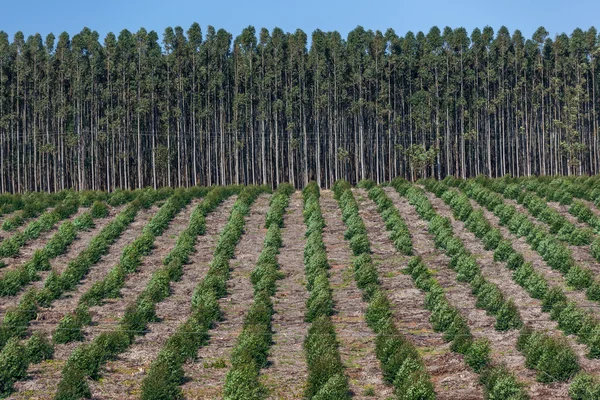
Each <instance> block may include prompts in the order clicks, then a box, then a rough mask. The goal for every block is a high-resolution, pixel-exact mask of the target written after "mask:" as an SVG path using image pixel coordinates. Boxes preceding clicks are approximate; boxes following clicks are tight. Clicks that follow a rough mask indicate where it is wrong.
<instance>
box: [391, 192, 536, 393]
mask: <svg viewBox="0 0 600 400" xmlns="http://www.w3.org/2000/svg"><path fill="white" fill-rule="evenodd" d="M392 191H393V189H391V190H390V191H389V192H388V193H390V194H391V195H390V197H392V198H393V200H394V202H395V203H396V204H398V205H400V207H401V208H400V210H401V213H402V216H403V217H404V218H405V220H406V223H407V224H408V226H409V229H410V232H411V233H412V234H413V246H414V251H415V254H416V255H419V256H421V257H422V258H423V260H424V261H425V262H426V263H427V264H428V265H429V267H430V268H431V269H432V271H433V273H434V275H435V277H436V279H437V280H438V282H439V283H440V285H442V286H443V287H444V288H445V290H446V297H447V299H448V301H449V302H450V304H451V305H453V306H454V307H456V308H457V309H458V310H459V311H460V312H461V314H462V315H463V316H464V317H465V318H466V319H467V322H468V323H469V326H470V328H471V332H472V333H473V336H474V337H476V338H480V337H481V338H486V339H487V340H489V342H490V347H491V350H492V352H491V355H492V360H493V361H495V362H498V363H500V364H506V365H508V366H509V367H511V369H512V370H514V372H515V375H516V376H517V378H518V379H519V380H520V381H522V382H527V381H528V380H530V376H529V371H528V370H527V369H526V368H525V366H524V358H523V357H522V355H521V354H520V353H519V352H518V351H517V350H516V342H517V337H518V334H519V332H518V331H517V330H511V331H507V332H499V331H497V330H496V329H495V328H494V326H495V323H496V320H495V318H494V317H492V316H490V315H488V314H487V313H486V312H485V311H484V310H480V309H478V308H477V307H476V302H477V300H476V298H475V296H474V295H473V294H472V293H471V288H470V286H469V285H468V284H467V283H465V282H458V281H457V280H456V272H454V271H453V270H452V269H450V268H449V266H448V262H449V259H448V257H447V256H446V255H445V254H443V253H442V252H440V251H439V250H437V249H436V248H435V245H434V242H433V238H432V236H431V235H430V234H429V232H428V231H427V222H426V221H425V220H423V219H421V218H420V216H419V215H418V214H417V213H416V210H415V209H414V207H412V206H411V205H410V204H409V203H408V200H407V199H406V198H403V197H400V196H399V195H398V194H397V193H393V194H392Z"/></svg>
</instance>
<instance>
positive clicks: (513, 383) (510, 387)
mask: <svg viewBox="0 0 600 400" xmlns="http://www.w3.org/2000/svg"><path fill="white" fill-rule="evenodd" d="M480 381H481V383H482V384H483V386H484V388H485V398H486V399H489V400H505V399H511V400H527V399H529V396H528V395H527V392H526V390H525V388H524V387H523V385H522V384H520V383H519V382H518V381H517V379H516V378H515V376H514V374H512V373H511V372H510V371H509V370H508V368H506V367H505V366H489V367H487V368H485V369H483V371H482V372H481V374H480Z"/></svg>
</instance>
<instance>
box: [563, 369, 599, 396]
mask: <svg viewBox="0 0 600 400" xmlns="http://www.w3.org/2000/svg"><path fill="white" fill-rule="evenodd" d="M569 396H570V397H571V399H572V400H597V399H600V381H598V378H597V377H596V376H593V375H590V374H588V373H584V372H581V373H579V374H577V375H576V376H575V378H574V379H573V381H572V382H571V386H569Z"/></svg>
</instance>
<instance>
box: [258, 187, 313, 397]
mask: <svg viewBox="0 0 600 400" xmlns="http://www.w3.org/2000/svg"><path fill="white" fill-rule="evenodd" d="M303 206H304V203H303V201H302V193H301V192H296V193H294V194H293V195H292V196H291V198H290V204H289V206H288V209H287V212H286V213H285V214H284V216H283V223H284V227H283V228H282V230H281V238H282V247H281V251H280V253H279V256H278V257H277V260H278V263H279V270H280V272H281V273H283V275H284V277H283V278H282V279H281V280H279V281H278V282H277V292H276V293H275V295H274V296H273V309H274V311H275V314H274V315H273V344H272V346H271V351H270V353H269V358H268V360H269V365H268V366H267V368H265V369H263V370H262V382H263V383H264V384H265V386H266V387H267V388H268V389H269V390H270V396H269V399H271V400H280V399H301V398H302V395H303V391H304V387H305V383H306V378H307V376H308V373H307V369H306V356H305V354H304V349H303V347H302V346H303V343H304V338H305V336H306V333H307V330H308V324H307V323H306V322H304V315H305V313H306V300H307V299H308V292H307V291H306V280H305V277H304V261H303V254H304V246H305V243H306V240H305V238H304V234H305V232H306V225H305V224H304V219H303V217H302V208H303Z"/></svg>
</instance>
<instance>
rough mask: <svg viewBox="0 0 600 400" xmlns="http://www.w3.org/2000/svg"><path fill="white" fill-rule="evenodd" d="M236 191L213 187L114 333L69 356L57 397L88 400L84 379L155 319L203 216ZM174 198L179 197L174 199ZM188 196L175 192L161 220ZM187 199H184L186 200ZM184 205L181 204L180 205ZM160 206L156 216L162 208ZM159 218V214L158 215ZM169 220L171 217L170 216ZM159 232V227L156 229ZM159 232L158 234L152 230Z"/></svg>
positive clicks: (95, 375)
mask: <svg viewBox="0 0 600 400" xmlns="http://www.w3.org/2000/svg"><path fill="white" fill-rule="evenodd" d="M234 190H235V189H233V188H215V189H214V190H212V191H211V192H210V193H209V195H208V196H207V199H206V200H207V203H206V204H204V202H203V203H202V204H204V206H202V204H200V205H198V206H197V207H196V208H195V209H194V212H193V213H192V216H191V217H190V222H189V225H188V227H187V228H186V229H185V230H184V231H182V232H181V234H180V235H179V236H178V238H177V242H176V245H175V247H174V248H173V249H172V250H171V251H170V252H169V255H168V256H167V257H166V258H165V259H164V260H163V266H162V267H161V268H160V269H158V270H157V271H155V272H154V273H153V274H152V277H151V278H150V281H149V282H148V284H147V285H146V287H145V288H144V290H143V291H142V293H140V295H139V296H138V298H137V299H136V300H135V301H134V302H133V303H131V304H129V305H128V306H127V308H126V309H125V315H124V316H123V317H122V318H121V320H120V321H119V324H118V328H117V329H116V330H115V331H112V332H107V333H102V334H100V335H99V336H98V337H96V338H95V339H94V340H93V341H92V342H91V343H88V344H84V345H81V346H79V347H78V348H77V349H75V351H74V352H73V353H72V354H71V356H70V357H69V359H68V360H67V363H66V364H65V367H64V368H63V374H62V379H61V381H60V382H59V386H58V391H57V393H56V398H60V399H78V398H81V397H89V396H90V389H89V386H88V384H87V378H92V379H97V378H98V377H99V374H100V368H101V366H102V365H103V364H104V363H105V362H106V361H108V360H109V359H111V358H113V357H115V356H116V355H117V354H119V353H121V352H123V351H125V349H127V348H128V347H129V346H130V345H131V344H132V343H133V341H134V339H135V337H136V336H137V335H140V334H143V333H144V332H145V329H146V326H147V324H148V323H149V322H151V321H154V320H156V314H155V306H156V304H157V303H158V302H160V301H162V300H164V299H165V298H166V297H167V296H169V295H170V283H171V282H172V281H175V280H178V279H180V278H181V275H182V273H183V266H184V264H185V263H186V262H187V261H188V258H189V255H190V254H191V253H192V252H193V251H194V246H195V242H196V238H197V236H198V235H200V234H204V232H205V228H206V222H205V216H206V214H207V213H208V212H209V211H212V210H213V209H214V208H215V207H217V206H218V205H219V204H220V203H221V202H222V201H223V200H224V199H225V198H226V197H228V196H229V195H230V194H231V193H232V192H233V191H234ZM177 197H180V198H179V199H177ZM190 197H191V195H190V194H189V193H186V191H183V190H182V191H179V190H178V191H176V193H175V194H174V196H173V197H171V198H170V199H169V200H168V201H167V202H166V203H165V205H163V207H165V206H166V207H169V208H170V209H171V210H170V211H164V212H163V213H162V214H163V215H165V216H166V217H163V219H162V221H164V220H165V219H167V218H169V216H170V215H173V216H174V215H175V214H177V212H178V209H176V207H179V209H181V208H182V207H183V205H185V204H186V203H187V202H189V200H190ZM186 199H187V200H186ZM181 204H183V205H181ZM163 207H161V210H160V211H159V213H160V212H161V211H162V210H163V209H164V208H163ZM157 216H158V213H157ZM171 218H172V217H171ZM167 225H168V223H167V224H164V223H163V222H159V223H156V224H154V225H150V223H149V224H148V225H147V226H146V227H145V229H146V228H148V230H149V229H152V228H151V226H154V227H160V226H163V228H162V230H163V231H164V229H166V228H165V227H166V226H167ZM159 229H160V228H159ZM155 232H159V234H160V231H155Z"/></svg>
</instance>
